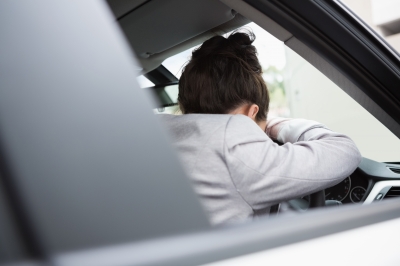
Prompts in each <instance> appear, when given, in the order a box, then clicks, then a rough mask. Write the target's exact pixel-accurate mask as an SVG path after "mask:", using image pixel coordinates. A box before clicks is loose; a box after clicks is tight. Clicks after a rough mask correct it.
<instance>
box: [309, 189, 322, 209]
mask: <svg viewBox="0 0 400 266" xmlns="http://www.w3.org/2000/svg"><path fill="white" fill-rule="evenodd" d="M323 206H325V190H321V191H318V192H315V193H313V194H311V195H310V204H309V208H318V207H323Z"/></svg>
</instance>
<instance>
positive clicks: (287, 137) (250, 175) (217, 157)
mask: <svg viewBox="0 0 400 266" xmlns="http://www.w3.org/2000/svg"><path fill="white" fill-rule="evenodd" d="M254 39H255V36H254V34H253V33H251V32H249V33H244V32H234V33H232V34H231V35H230V36H229V37H228V38H225V37H222V36H215V37H213V38H211V39H209V40H207V41H205V42H204V43H203V44H202V45H201V47H200V48H198V49H196V50H194V51H193V54H192V58H191V60H190V61H189V62H188V64H187V65H186V66H185V67H184V69H183V71H182V76H181V79H180V81H179V96H178V102H179V106H180V109H181V111H182V113H183V115H180V116H178V115H160V117H161V119H162V120H163V121H164V122H165V124H166V125H167V127H168V129H169V131H170V132H171V133H172V138H173V144H174V146H175V147H176V149H177V151H178V154H179V155H180V158H181V161H182V164H183V166H184V168H185V169H186V172H187V174H188V176H189V177H190V179H191V181H192V183H193V186H194V190H195V191H196V193H197V194H198V195H199V197H200V200H201V203H202V205H203V206H204V208H205V210H206V212H207V213H208V216H209V218H210V221H211V223H212V224H213V225H218V224H225V223H230V222H238V221H244V220H247V219H249V218H254V217H257V216H261V215H264V214H268V212H269V209H270V207H271V206H272V205H274V204H277V203H279V202H283V201H287V200H290V199H294V198H298V197H302V196H304V195H308V194H311V193H314V192H316V191H319V190H322V189H324V188H327V187H331V186H333V185H335V184H337V183H339V182H341V181H342V180H343V179H344V178H346V177H347V176H349V175H350V174H351V173H352V172H353V171H354V170H355V169H356V167H357V166H358V164H359V163H360V161H361V155H360V152H359V151H358V149H357V147H356V145H355V144H354V142H353V141H352V140H351V139H350V138H349V137H347V136H345V135H343V134H340V133H336V132H333V131H331V130H329V129H327V128H326V127H325V126H324V125H322V124H320V123H318V122H315V121H311V120H305V119H286V118H269V119H267V113H268V106H269V96H268V91H267V86H266V84H265V82H264V80H263V78H262V69H261V66H260V63H259V61H258V58H257V52H256V48H255V47H254V46H253V45H252V43H253V41H254ZM273 140H276V141H279V142H281V143H283V145H281V146H280V145H278V144H276V143H275V142H274V141H273Z"/></svg>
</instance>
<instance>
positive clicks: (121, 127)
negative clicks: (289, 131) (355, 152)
mask: <svg viewBox="0 0 400 266" xmlns="http://www.w3.org/2000/svg"><path fill="white" fill-rule="evenodd" d="M132 2H135V1H132ZM148 2H149V1H136V2H135V8H140V6H145V5H146V4H147V3H148ZM150 2H153V4H154V3H155V4H160V5H166V4H165V3H166V2H162V1H150ZM222 2H223V3H224V5H225V6H226V7H222V10H225V8H229V9H234V10H235V11H236V12H239V13H240V14H242V15H243V16H244V17H247V18H249V19H251V20H252V21H254V22H256V23H257V24H258V25H260V26H261V27H263V28H264V29H266V30H267V31H268V32H270V33H272V34H273V35H274V36H276V37H277V38H278V39H282V40H283V41H285V43H286V44H287V45H290V46H291V47H292V49H293V50H294V51H296V52H297V53H299V54H300V55H301V56H303V57H304V58H305V59H306V60H308V61H309V62H310V63H311V64H313V65H314V66H315V67H317V68H318V69H320V71H321V72H323V73H324V74H325V75H327V76H328V77H329V78H330V79H331V80H333V81H334V82H336V83H339V84H340V87H341V88H343V90H347V91H348V93H349V94H350V95H351V96H352V97H353V98H355V99H357V101H359V102H361V103H362V104H364V107H365V108H366V109H367V110H368V111H369V112H371V113H372V114H373V115H374V116H375V117H377V118H378V119H379V120H380V121H381V122H382V123H383V124H385V125H386V126H387V127H388V128H389V129H390V130H391V131H392V132H393V133H394V134H396V136H397V137H399V136H400V133H399V132H400V131H399V128H400V124H399V122H400V105H399V104H398V103H399V101H400V97H399V90H398V89H397V88H398V84H400V83H399V78H400V77H399V75H398V69H399V62H398V58H396V56H395V55H394V54H393V53H392V52H391V51H390V50H389V49H388V48H387V47H385V46H384V45H383V44H382V43H380V42H379V40H377V39H376V38H375V37H374V36H373V35H372V34H371V33H370V32H368V31H367V30H365V29H364V28H363V27H361V26H360V24H359V22H357V20H356V19H355V18H354V17H352V16H351V14H348V13H346V11H345V10H344V9H343V8H342V7H341V6H340V3H338V2H334V1H322V0H321V1H285V0H284V1H275V0H267V1H256V0H247V1H234V0H232V1H229V0H224V1H222ZM218 3H219V4H220V2H218ZM178 6H179V5H178ZM0 12H1V16H0V21H1V23H0V25H1V26H0V31H1V32H2V40H1V42H0V45H1V49H0V58H1V59H2V60H1V63H0V64H1V72H0V76H1V78H0V87H1V90H0V156H1V162H0V170H1V179H0V180H1V183H0V196H1V197H0V214H1V215H0V218H1V219H0V221H1V223H0V232H4V233H2V234H0V247H1V250H0V263H1V264H5V263H7V264H15V265H21V263H27V264H28V265H29V264H31V265H41V264H46V265H48V264H54V265H201V264H207V263H214V262H218V261H220V265H224V264H225V265H234V263H237V264H250V263H251V264H252V265H255V263H259V264H265V263H268V262H271V263H272V262H276V263H277V264H278V263H280V264H283V263H289V262H291V263H293V261H294V260H296V261H297V262H299V261H300V262H301V263H303V262H304V264H305V263H307V264H320V263H321V257H322V258H324V259H323V263H325V264H329V263H337V262H339V261H340V260H342V256H344V257H345V258H346V259H349V258H350V256H353V260H352V261H350V260H348V261H346V263H347V262H354V263H358V264H361V263H362V264H364V265H368V264H369V265H376V264H377V263H379V264H380V265H382V264H386V265H395V262H397V261H398V260H399V257H398V252H396V250H395V249H394V247H395V245H393V242H391V241H392V239H397V237H398V234H399V233H397V232H398V230H396V228H397V227H398V225H399V224H400V221H399V216H400V212H399V210H400V204H399V200H387V201H381V202H376V203H374V204H369V205H366V206H363V207H360V206H358V205H349V206H344V207H342V208H333V209H320V210H316V211H312V212H308V213H305V214H303V215H299V216H296V218H295V219H294V218H293V217H292V218H288V217H285V216H281V217H279V216H278V217H274V218H271V219H262V220H259V221H256V222H254V223H247V224H242V225H237V226H229V227H221V228H211V227H210V225H209V222H208V221H207V218H206V216H205V214H204V213H203V211H202V209H201V206H200V204H199V202H198V200H197V198H196V196H195V194H194V193H193V191H192V189H191V187H190V184H189V182H188V181H187V179H186V177H185V175H184V172H183V171H182V168H181V166H180V164H179V160H178V158H177V157H176V154H175V153H174V151H173V149H172V148H171V147H170V145H169V143H168V142H169V141H168V137H167V136H166V135H165V133H164V132H163V128H162V127H161V125H159V122H158V121H157V119H156V117H154V115H153V113H152V110H151V107H152V106H153V104H154V103H153V102H152V100H151V99H149V97H147V96H146V95H145V92H144V91H142V90H140V89H139V87H138V84H137V81H136V75H138V74H139V72H140V71H143V69H145V68H146V66H144V65H142V66H139V63H138V61H137V59H135V55H134V54H133V51H132V50H131V47H130V43H128V42H127V39H128V40H129V38H127V39H126V38H125V35H124V33H123V31H122V30H121V29H120V28H119V26H118V25H116V23H115V18H114V16H113V15H112V13H111V11H110V9H109V7H108V6H107V4H106V3H105V2H100V1H75V2H73V1H72V2H71V1H60V2H57V3H55V2H53V1H42V2H35V3H33V2H30V1H25V2H20V1H19V2H16V1H4V2H2V3H1V4H0ZM121 16H122V15H121ZM227 16H228V17H230V15H227ZM221 23H223V21H221ZM125 34H126V33H125ZM138 56H140V54H138ZM146 56H147V55H146ZM149 56H151V55H149ZM349 81H350V82H349ZM372 168H373V167H372ZM365 236H368V237H367V238H365ZM355 247H356V248H355ZM337 250H340V251H342V253H341V254H340V255H342V256H340V255H337V253H338V252H337ZM375 250H378V251H379V252H376V254H378V255H374V256H368V255H370V254H371V253H372V252H373V251H375ZM259 252H261V253H259ZM365 252H367V254H368V255H365ZM316 254H318V256H317V255H316ZM354 258H357V261H354ZM224 260H225V261H224ZM214 265H218V264H214Z"/></svg>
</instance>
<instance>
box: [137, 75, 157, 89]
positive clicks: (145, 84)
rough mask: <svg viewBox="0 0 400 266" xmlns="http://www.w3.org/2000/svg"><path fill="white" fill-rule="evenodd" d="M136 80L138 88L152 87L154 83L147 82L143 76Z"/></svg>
mask: <svg viewBox="0 0 400 266" xmlns="http://www.w3.org/2000/svg"><path fill="white" fill-rule="evenodd" d="M136 80H137V81H138V82H139V86H140V88H147V87H152V86H154V83H153V82H151V81H150V80H148V78H146V77H145V76H143V75H141V76H139V77H137V78H136Z"/></svg>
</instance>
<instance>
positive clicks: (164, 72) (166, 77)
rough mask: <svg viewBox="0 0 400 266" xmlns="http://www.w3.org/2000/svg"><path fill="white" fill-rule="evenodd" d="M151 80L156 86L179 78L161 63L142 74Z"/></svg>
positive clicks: (176, 80)
mask: <svg viewBox="0 0 400 266" xmlns="http://www.w3.org/2000/svg"><path fill="white" fill-rule="evenodd" d="M144 76H145V77H146V78H148V79H149V80H150V81H151V82H153V83H154V84H155V85H156V86H158V85H163V86H164V85H165V84H170V83H173V82H178V81H179V80H178V79H177V78H176V77H175V76H174V74H172V73H171V72H170V71H169V70H168V69H166V68H165V67H164V66H163V65H160V66H159V67H157V68H156V69H154V70H152V71H150V72H148V73H146V74H144Z"/></svg>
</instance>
